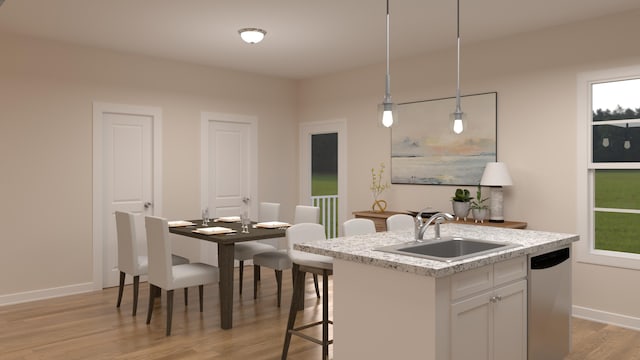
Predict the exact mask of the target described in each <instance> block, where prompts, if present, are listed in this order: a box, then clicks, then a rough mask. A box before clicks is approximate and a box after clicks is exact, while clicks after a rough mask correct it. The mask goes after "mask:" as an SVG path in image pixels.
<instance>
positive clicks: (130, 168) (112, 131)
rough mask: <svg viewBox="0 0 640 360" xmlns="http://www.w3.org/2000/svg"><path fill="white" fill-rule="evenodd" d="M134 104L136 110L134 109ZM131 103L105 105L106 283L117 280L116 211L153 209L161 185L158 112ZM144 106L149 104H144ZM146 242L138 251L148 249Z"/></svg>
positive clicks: (103, 216)
mask: <svg viewBox="0 0 640 360" xmlns="http://www.w3.org/2000/svg"><path fill="white" fill-rule="evenodd" d="M132 110H133V111H132ZM140 110H141V109H140V108H133V107H127V106H118V105H112V106H106V107H103V108H102V111H101V112H100V114H99V117H100V123H101V127H102V141H101V143H102V151H101V153H102V169H103V171H102V176H101V178H102V181H101V186H100V188H101V189H102V192H101V194H100V199H95V200H96V201H98V202H101V203H102V210H103V211H101V216H100V217H101V219H100V222H101V225H100V227H101V229H102V266H103V271H102V274H103V276H102V282H103V283H102V286H103V287H109V286H116V285H117V284H118V274H119V270H118V256H117V255H118V247H117V235H116V225H115V216H114V213H115V212H116V211H127V212H133V213H136V214H142V215H154V214H155V213H156V212H155V211H154V209H155V208H156V204H155V201H156V200H157V199H156V193H157V191H156V190H157V189H155V187H154V184H155V183H156V182H157V181H154V178H155V177H156V175H157V174H156V173H155V172H154V125H155V121H156V120H158V119H157V118H158V116H159V114H158V112H157V111H155V110H156V109H154V108H151V109H150V110H151V111H140ZM142 110H144V109H142ZM138 220H139V221H140V223H139V224H138V225H139V226H138V230H139V234H138V239H145V238H146V236H145V234H144V223H143V221H144V217H143V216H141V217H140V218H138ZM146 252H147V249H146V243H145V242H143V241H141V242H140V243H139V253H140V254H146Z"/></svg>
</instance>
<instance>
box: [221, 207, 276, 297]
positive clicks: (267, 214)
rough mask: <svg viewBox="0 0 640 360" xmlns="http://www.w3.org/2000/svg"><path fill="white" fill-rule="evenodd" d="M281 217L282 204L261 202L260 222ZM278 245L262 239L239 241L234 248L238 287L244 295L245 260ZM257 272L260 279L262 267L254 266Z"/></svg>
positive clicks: (274, 248)
mask: <svg viewBox="0 0 640 360" xmlns="http://www.w3.org/2000/svg"><path fill="white" fill-rule="evenodd" d="M279 219H280V204H279V203H270V202H261V203H260V208H259V209H258V222H264V221H278V220H279ZM276 250H277V249H276V247H275V246H273V245H271V244H267V243H264V242H262V241H260V240H255V241H245V242H238V243H236V244H235V246H234V248H233V258H234V259H236V260H238V262H239V267H238V272H239V274H238V277H239V279H238V281H239V283H238V288H239V293H240V295H242V287H243V279H244V262H245V260H251V259H253V256H254V255H256V254H259V253H262V252H265V251H276ZM256 274H257V276H258V280H260V269H259V268H258V271H257V272H256V270H255V268H254V276H255V275H256Z"/></svg>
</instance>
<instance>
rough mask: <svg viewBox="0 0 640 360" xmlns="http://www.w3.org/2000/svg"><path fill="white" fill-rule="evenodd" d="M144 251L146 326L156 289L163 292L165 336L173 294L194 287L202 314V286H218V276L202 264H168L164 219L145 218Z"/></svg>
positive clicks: (210, 266)
mask: <svg viewBox="0 0 640 360" xmlns="http://www.w3.org/2000/svg"><path fill="white" fill-rule="evenodd" d="M145 226H146V229H147V248H148V254H149V276H148V278H149V308H148V310H147V325H148V324H149V323H150V322H151V315H152V313H153V306H154V303H155V298H156V297H157V296H156V295H157V294H159V293H160V289H165V290H166V291H167V325H166V335H167V336H169V335H171V321H172V316H173V291H174V290H175V289H180V288H185V289H186V288H188V287H191V286H198V290H199V295H200V296H199V297H200V312H202V311H203V309H204V307H203V297H204V296H203V295H204V294H203V292H204V285H207V284H214V283H218V281H219V280H220V272H219V270H218V268H217V267H215V266H212V265H209V264H203V263H190V264H180V265H172V264H171V256H170V254H171V241H170V239H169V224H168V223H167V220H166V219H163V218H159V217H153V216H147V217H146V218H145Z"/></svg>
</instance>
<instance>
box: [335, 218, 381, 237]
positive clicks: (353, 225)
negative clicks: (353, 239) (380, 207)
mask: <svg viewBox="0 0 640 360" xmlns="http://www.w3.org/2000/svg"><path fill="white" fill-rule="evenodd" d="M375 232H376V224H375V223H374V222H373V220H371V219H363V218H355V219H349V220H347V221H345V222H344V223H342V235H344V236H352V235H365V234H374V233H375Z"/></svg>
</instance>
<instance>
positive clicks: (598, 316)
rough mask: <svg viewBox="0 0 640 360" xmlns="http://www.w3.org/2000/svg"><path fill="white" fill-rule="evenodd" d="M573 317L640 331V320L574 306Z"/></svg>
mask: <svg viewBox="0 0 640 360" xmlns="http://www.w3.org/2000/svg"><path fill="white" fill-rule="evenodd" d="M572 311H573V316H575V317H577V318H580V319H585V320H590V321H595V322H599V323H604V324H610V325H615V326H619V327H623V328H627V329H632V330H636V331H640V318H636V317H631V316H627V315H621V314H615V313H610V312H606V311H601V310H595V309H590V308H586V307H582V306H577V305H573V310H572Z"/></svg>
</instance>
